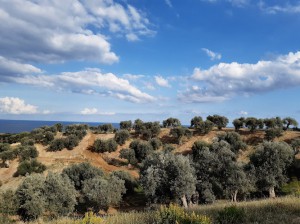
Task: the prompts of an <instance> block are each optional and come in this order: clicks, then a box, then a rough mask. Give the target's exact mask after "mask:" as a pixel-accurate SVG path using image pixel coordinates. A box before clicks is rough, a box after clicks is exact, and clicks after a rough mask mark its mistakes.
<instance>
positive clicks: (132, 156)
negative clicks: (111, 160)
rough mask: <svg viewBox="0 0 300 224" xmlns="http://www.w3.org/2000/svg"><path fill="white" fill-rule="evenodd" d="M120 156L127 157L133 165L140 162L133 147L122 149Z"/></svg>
mask: <svg viewBox="0 0 300 224" xmlns="http://www.w3.org/2000/svg"><path fill="white" fill-rule="evenodd" d="M120 158H122V159H127V160H128V163H129V164H131V165H135V164H137V162H138V161H137V159H136V157H135V151H134V150H133V149H122V150H121V151H120Z"/></svg>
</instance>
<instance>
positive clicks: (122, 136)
mask: <svg viewBox="0 0 300 224" xmlns="http://www.w3.org/2000/svg"><path fill="white" fill-rule="evenodd" d="M129 137H130V134H129V131H128V130H120V131H117V132H116V134H115V141H116V142H117V143H118V144H119V145H124V144H125V142H126V140H127V139H129Z"/></svg>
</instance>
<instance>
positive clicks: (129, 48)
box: [0, 0, 300, 124]
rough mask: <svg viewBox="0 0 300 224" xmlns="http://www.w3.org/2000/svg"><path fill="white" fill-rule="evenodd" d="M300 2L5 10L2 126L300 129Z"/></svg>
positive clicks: (104, 2) (159, 0) (43, 4)
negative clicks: (278, 120) (290, 124)
mask: <svg viewBox="0 0 300 224" xmlns="http://www.w3.org/2000/svg"><path fill="white" fill-rule="evenodd" d="M299 27H300V2H299V1H292V0H291V1H279V0H273V1H267V0H261V1H258V0H185V1H182V0H151V1H149V0H118V1H117V0H64V1H61V0H39V1H37V0H0V30H1V33H0V119H32V120H60V121H95V122H119V121H120V120H125V119H132V120H134V119H136V118H140V119H142V120H145V121H148V120H152V121H154V120H158V121H162V120H163V119H166V118H168V117H170V116H173V117H177V118H179V119H180V120H181V121H182V123H184V124H189V121H190V119H191V118H192V117H194V116H196V115H197V116H202V117H204V118H205V117H206V116H208V115H212V114H220V115H224V116H227V117H229V118H230V119H231V120H232V119H233V118H237V117H240V116H255V117H261V118H264V117H273V116H281V117H285V116H292V117H294V118H296V119H297V120H298V121H300V101H299V97H300V45H299V40H300V32H299Z"/></svg>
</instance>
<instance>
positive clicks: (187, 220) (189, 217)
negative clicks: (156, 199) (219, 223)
mask: <svg viewBox="0 0 300 224" xmlns="http://www.w3.org/2000/svg"><path fill="white" fill-rule="evenodd" d="M157 217H158V218H157V219H158V222H157V223H158V224H177V223H178V224H211V223H212V222H211V220H210V218H209V217H207V216H204V215H196V214H195V213H194V212H193V213H191V214H189V213H187V212H185V211H184V209H183V208H181V207H179V206H177V205H174V204H170V206H169V207H166V206H161V207H160V209H159V211H158V212H157Z"/></svg>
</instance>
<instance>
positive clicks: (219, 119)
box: [206, 114, 229, 130]
mask: <svg viewBox="0 0 300 224" xmlns="http://www.w3.org/2000/svg"><path fill="white" fill-rule="evenodd" d="M206 119H207V120H209V121H211V122H213V123H214V124H215V126H217V127H218V129H219V130H221V129H222V128H225V127H226V126H227V124H228V122H229V120H228V118H227V117H224V116H220V115H216V114H215V115H213V116H208V117H207V118H206Z"/></svg>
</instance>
